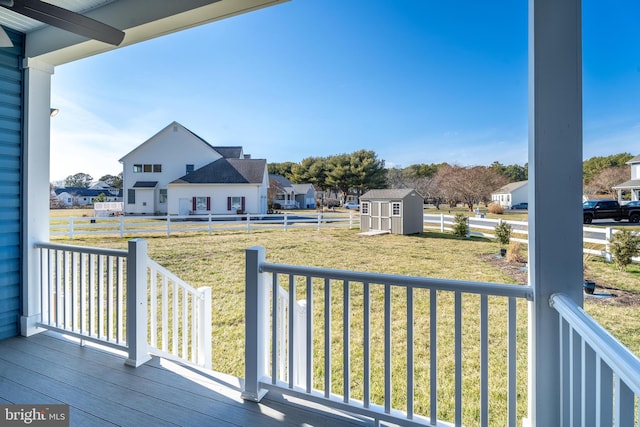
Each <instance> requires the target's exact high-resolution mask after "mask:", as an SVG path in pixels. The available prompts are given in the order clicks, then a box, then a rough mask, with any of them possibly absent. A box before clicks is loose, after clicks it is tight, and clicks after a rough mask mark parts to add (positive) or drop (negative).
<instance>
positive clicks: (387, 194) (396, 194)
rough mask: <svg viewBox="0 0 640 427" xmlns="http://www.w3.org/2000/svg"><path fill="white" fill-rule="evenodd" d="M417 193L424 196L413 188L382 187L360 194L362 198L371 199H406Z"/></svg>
mask: <svg viewBox="0 0 640 427" xmlns="http://www.w3.org/2000/svg"><path fill="white" fill-rule="evenodd" d="M413 193H415V195H417V196H420V197H422V196H421V195H420V194H419V193H418V192H417V191H416V190H414V189H413V188H388V189H380V190H369V191H367V192H366V193H364V194H363V195H362V196H360V200H363V199H364V200H371V199H404V198H405V197H407V196H409V195H413Z"/></svg>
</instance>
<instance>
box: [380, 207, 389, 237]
mask: <svg viewBox="0 0 640 427" xmlns="http://www.w3.org/2000/svg"><path fill="white" fill-rule="evenodd" d="M379 230H383V231H390V230H391V202H381V203H380V228H379Z"/></svg>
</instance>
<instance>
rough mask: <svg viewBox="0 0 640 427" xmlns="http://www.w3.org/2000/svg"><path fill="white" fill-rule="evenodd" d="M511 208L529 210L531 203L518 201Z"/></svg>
mask: <svg viewBox="0 0 640 427" xmlns="http://www.w3.org/2000/svg"><path fill="white" fill-rule="evenodd" d="M511 209H512V210H513V209H524V210H527V209H529V203H516V204H515V205H513V206H511Z"/></svg>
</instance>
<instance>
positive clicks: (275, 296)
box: [271, 273, 280, 384]
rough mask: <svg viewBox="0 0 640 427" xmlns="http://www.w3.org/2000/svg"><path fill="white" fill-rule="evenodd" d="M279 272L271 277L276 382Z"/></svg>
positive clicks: (274, 376) (273, 376)
mask: <svg viewBox="0 0 640 427" xmlns="http://www.w3.org/2000/svg"><path fill="white" fill-rule="evenodd" d="M278 287H279V286H278V274H277V273H274V274H273V275H272V277H271V301H272V302H271V305H272V308H271V309H272V313H273V314H272V316H271V319H272V320H271V322H272V325H271V382H272V383H273V384H275V383H276V382H277V381H278V369H279V366H278V347H279V345H278V344H279V342H278V341H279V339H278V330H279V326H280V325H279V323H280V316H279V310H278V306H279V300H280V291H279V289H278Z"/></svg>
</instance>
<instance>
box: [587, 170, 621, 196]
mask: <svg viewBox="0 0 640 427" xmlns="http://www.w3.org/2000/svg"><path fill="white" fill-rule="evenodd" d="M629 177H630V173H629V166H612V167H608V168H605V169H603V170H601V171H600V172H598V173H597V174H596V175H595V176H594V177H592V178H591V180H590V181H589V184H587V185H585V187H584V192H585V193H588V194H602V195H606V196H607V197H611V198H616V197H617V194H616V192H615V190H613V186H614V185H617V184H620V183H622V182H625V181H626V180H628V179H629Z"/></svg>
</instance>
